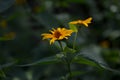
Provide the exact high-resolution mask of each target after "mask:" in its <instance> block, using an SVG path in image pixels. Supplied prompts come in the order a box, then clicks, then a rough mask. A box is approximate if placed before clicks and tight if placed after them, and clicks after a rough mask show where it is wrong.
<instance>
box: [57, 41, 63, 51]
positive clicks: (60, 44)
mask: <svg viewBox="0 0 120 80" xmlns="http://www.w3.org/2000/svg"><path fill="white" fill-rule="evenodd" d="M58 42H59V44H60V47H61V50H62V51H64V48H63V45H62V43H61V41H58Z"/></svg>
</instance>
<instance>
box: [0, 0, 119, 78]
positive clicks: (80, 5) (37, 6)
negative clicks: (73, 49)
mask: <svg viewBox="0 0 120 80" xmlns="http://www.w3.org/2000/svg"><path fill="white" fill-rule="evenodd" d="M88 17H92V18H93V21H92V24H90V25H89V28H84V27H82V28H81V29H80V32H79V34H78V35H79V37H78V38H77V43H78V44H77V47H78V48H79V49H81V50H82V49H83V50H85V51H86V53H88V54H89V53H91V55H95V53H99V54H100V56H101V57H100V56H98V57H100V58H102V59H103V60H104V62H106V63H107V64H108V65H109V66H110V67H111V68H113V69H116V70H118V71H120V1H119V0H0V76H1V78H0V80H58V79H59V78H60V76H63V75H65V73H66V68H65V66H63V64H60V63H59V64H50V65H49V64H48V65H39V64H38V63H37V61H39V60H40V59H42V58H44V57H48V56H51V55H54V54H56V53H57V52H59V49H57V47H56V46H55V45H49V42H48V41H42V38H41V33H43V32H47V31H48V30H49V29H52V28H55V27H67V28H68V22H70V21H73V20H78V19H86V18H88ZM68 43H69V44H70V45H69V46H71V45H72V39H71V38H70V39H69V41H68ZM94 57H95V58H96V60H97V59H98V60H99V58H98V57H97V56H94ZM32 62H36V65H34V66H28V67H20V66H18V65H21V64H28V63H32ZM72 70H77V71H81V73H80V75H78V76H75V77H74V80H120V74H117V73H114V72H111V71H108V70H101V69H98V68H95V67H93V66H89V65H84V64H77V63H76V64H73V65H72Z"/></svg>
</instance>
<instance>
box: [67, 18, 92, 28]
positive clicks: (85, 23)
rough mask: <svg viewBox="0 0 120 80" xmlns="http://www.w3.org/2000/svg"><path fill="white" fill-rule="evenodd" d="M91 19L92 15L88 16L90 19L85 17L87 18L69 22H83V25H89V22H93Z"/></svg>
mask: <svg viewBox="0 0 120 80" xmlns="http://www.w3.org/2000/svg"><path fill="white" fill-rule="evenodd" d="M91 20H92V18H91V17H90V18H88V19H85V20H76V21H72V22H70V23H69V24H75V25H76V24H83V25H85V26H86V27H88V24H89V23H91Z"/></svg>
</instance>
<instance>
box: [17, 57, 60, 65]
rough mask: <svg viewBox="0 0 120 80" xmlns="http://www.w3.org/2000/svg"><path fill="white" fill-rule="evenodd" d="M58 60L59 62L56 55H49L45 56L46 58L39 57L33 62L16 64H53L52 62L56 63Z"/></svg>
mask: <svg viewBox="0 0 120 80" xmlns="http://www.w3.org/2000/svg"><path fill="white" fill-rule="evenodd" d="M58 62H59V60H58V58H57V57H56V56H51V57H46V58H43V59H40V60H38V61H35V62H33V63H29V64H23V65H17V66H20V67H24V66H34V65H43V64H54V63H58Z"/></svg>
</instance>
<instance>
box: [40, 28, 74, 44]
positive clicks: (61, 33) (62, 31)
mask: <svg viewBox="0 0 120 80" xmlns="http://www.w3.org/2000/svg"><path fill="white" fill-rule="evenodd" d="M50 32H51V33H43V34H41V36H43V40H44V39H51V40H50V44H52V43H54V42H55V41H56V40H62V39H68V36H71V33H72V32H73V31H72V30H68V29H66V28H57V29H53V30H50Z"/></svg>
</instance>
